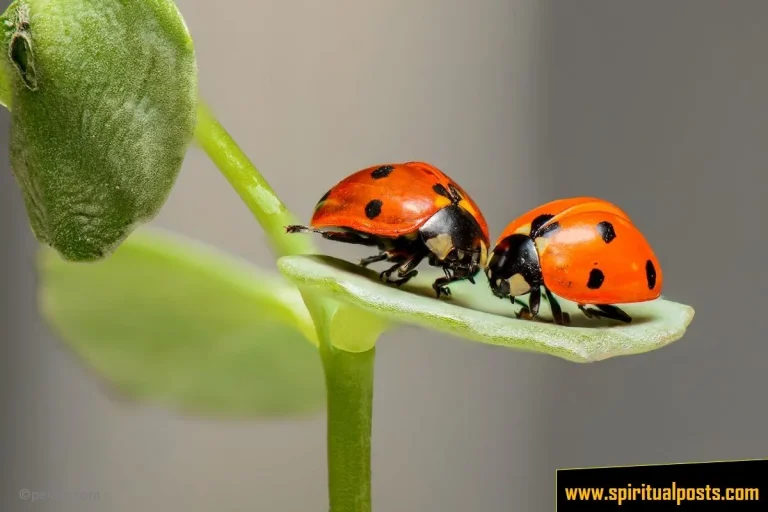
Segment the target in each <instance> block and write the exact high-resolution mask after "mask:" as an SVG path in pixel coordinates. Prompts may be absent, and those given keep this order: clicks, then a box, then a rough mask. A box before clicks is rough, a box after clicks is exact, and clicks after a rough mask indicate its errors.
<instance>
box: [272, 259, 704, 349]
mask: <svg viewBox="0 0 768 512" xmlns="http://www.w3.org/2000/svg"><path fill="white" fill-rule="evenodd" d="M278 265H279V267H280V270H281V272H282V273H283V275H285V276H286V277H287V278H288V279H290V280H292V281H293V282H294V283H296V284H297V285H298V286H299V287H301V288H306V289H308V290H313V291H318V292H322V293H325V294H326V295H328V296H332V297H334V298H336V299H337V300H339V301H340V302H341V303H344V304H348V305H354V306H355V307H357V308H359V309H361V310H364V311H367V312H369V313H375V314H377V315H379V316H381V317H382V318H384V319H386V320H388V321H391V322H395V323H401V324H412V325H418V326H421V327H426V328H430V329H434V330H436V331H441V332H445V333H448V334H452V335H455V336H461V337H463V338H466V339H469V340H472V341H477V342H481V343H487V344H491V345H501V346H505V347H510V348H515V349H521V350H528V351H534V352H542V353H545V354H550V355H554V356H558V357H561V358H563V359H567V360H569V361H574V362H592V361H600V360H603V359H608V358H610V357H615V356H621V355H629V354H639V353H643V352H648V351H650V350H654V349H658V348H661V347H663V346H665V345H667V344H669V343H671V342H673V341H675V340H677V339H679V338H681V337H682V336H683V334H684V333H685V329H686V327H687V326H688V324H690V322H691V320H692V319H693V315H694V311H693V308H691V307H689V306H686V305H683V304H678V303H675V302H670V301H667V300H663V299H659V300H656V301H652V302H647V303H642V304H635V305H626V306H625V305H622V309H624V310H625V311H626V312H627V313H629V314H630V315H631V316H632V317H633V322H632V323H631V324H617V323H616V322H609V321H606V320H594V319H592V320H590V319H587V318H586V317H584V315H582V314H581V313H580V312H579V310H578V309H577V308H576V307H575V305H574V304H572V303H570V302H566V301H561V305H562V307H563V311H566V312H568V313H569V314H570V315H571V319H572V326H568V327H564V326H558V325H555V324H553V323H551V316H550V312H549V309H548V307H547V303H546V301H543V303H542V307H541V314H540V317H541V319H540V320H537V321H529V320H522V319H517V318H515V315H514V312H515V311H517V310H519V309H520V306H517V305H515V306H513V305H512V304H511V303H510V301H508V300H504V301H502V300H499V299H497V298H496V297H495V296H493V295H492V294H491V291H490V289H489V287H488V281H487V280H486V279H485V276H484V275H482V274H480V275H478V276H477V278H476V282H477V284H475V285H472V284H471V283H469V282H467V281H464V282H460V283H455V284H453V285H451V292H452V296H451V297H450V298H449V299H440V300H438V299H436V298H435V296H434V291H433V290H432V288H431V283H432V281H433V280H434V279H435V277H437V276H438V275H442V273H439V274H437V273H435V272H431V271H429V270H427V269H420V273H419V275H418V276H417V277H416V278H414V279H413V280H412V281H411V282H409V283H408V284H407V285H405V286H403V287H402V288H401V289H398V288H395V287H393V286H390V285H385V284H383V283H381V282H379V281H378V273H377V272H375V271H373V270H369V269H364V268H362V267H360V266H359V265H356V264H354V263H350V262H347V261H343V260H340V259H336V258H332V257H329V256H286V257H283V258H281V259H280V260H278ZM547 320H549V321H547ZM341 348H345V347H341Z"/></svg>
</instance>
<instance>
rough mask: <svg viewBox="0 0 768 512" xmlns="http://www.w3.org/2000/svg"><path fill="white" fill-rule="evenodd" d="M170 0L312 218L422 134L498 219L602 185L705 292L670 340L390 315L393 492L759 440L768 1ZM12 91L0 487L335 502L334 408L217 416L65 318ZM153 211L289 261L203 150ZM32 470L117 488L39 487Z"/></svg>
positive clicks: (313, 505) (541, 493)
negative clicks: (329, 430) (607, 344)
mask: <svg viewBox="0 0 768 512" xmlns="http://www.w3.org/2000/svg"><path fill="white" fill-rule="evenodd" d="M178 3H179V6H180V8H181V10H182V12H183V14H184V16H185V18H186V20H187V22H188V24H189V27H190V30H191V31H192V34H193V36H194V37H195V40H196V45H197V51H198V59H199V67H200V79H201V88H202V93H203V95H204V96H205V97H206V98H207V99H208V101H209V102H210V103H211V104H212V106H213V108H214V109H215V111H216V112H217V114H218V116H219V117H220V119H221V121H222V122H223V124H224V125H225V126H226V127H227V128H228V129H229V130H230V131H231V133H232V134H233V135H234V137H235V138H236V139H237V140H238V141H239V142H240V143H241V144H242V146H243V148H244V149H245V150H246V152H247V153H248V154H249V155H251V157H252V158H253V159H254V162H255V163H256V165H257V166H258V167H259V168H260V169H261V170H262V172H263V173H264V174H265V176H266V177H267V178H268V179H269V180H270V181H271V183H272V184H273V186H274V187H275V188H276V189H277V191H278V193H279V194H280V196H281V197H282V198H283V199H284V201H285V202H286V203H287V204H288V205H289V206H290V207H292V208H293V209H294V210H295V211H296V212H297V213H298V214H299V215H301V216H302V218H308V216H309V215H310V213H311V210H312V207H313V206H314V203H315V201H316V200H317V198H318V196H319V195H320V194H321V193H322V192H323V191H325V190H326V189H327V188H328V187H329V185H331V184H333V183H335V182H336V181H338V179H340V178H341V177H343V176H345V175H346V174H348V173H350V172H352V171H354V170H357V169H359V168H362V167H365V166H368V165H373V164H375V163H379V162H388V161H405V160H412V159H420V160H426V161H429V162H432V163H434V164H435V165H437V166H439V167H441V168H443V169H444V170H445V171H446V172H448V173H449V174H450V175H451V176H453V177H454V178H455V179H456V180H457V181H459V182H460V183H461V184H462V185H463V186H464V187H465V188H467V189H468V190H469V191H470V193H471V194H472V195H473V197H474V198H475V199H476V200H477V201H478V202H479V203H480V204H481V205H482V206H483V208H484V212H485V214H486V216H487V217H488V220H489V222H490V225H491V229H492V230H493V231H494V232H495V233H498V231H499V230H500V229H502V228H503V226H504V225H505V224H506V223H507V222H509V221H510V220H511V219H512V218H513V217H514V216H516V215H518V214H520V213H521V212H523V211H525V210H527V209H528V208H531V207H534V206H536V205H537V204H540V203H543V202H545V201H548V200H550V199H553V198H555V197H565V196H573V195H581V194H589V195H597V196H602V197H605V198H608V199H610V200H612V201H614V202H617V203H619V204H620V205H621V206H622V207H623V208H624V209H625V210H627V211H628V212H629V213H630V215H632V217H633V219H634V220H635V221H636V223H637V224H638V225H639V226H640V227H641V229H642V230H643V231H644V232H645V233H646V235H647V237H648V238H649V239H650V240H651V241H652V244H653V245H654V247H655V249H656V252H657V255H658V257H659V258H660V260H661V261H662V263H663V265H664V270H665V275H666V289H665V295H667V296H668V297H670V298H672V299H674V300H678V301H681V302H686V303H689V304H692V305H693V306H694V307H695V308H696V310H697V315H696V318H695V320H694V322H693V324H692V326H691V328H690V329H689V331H688V334H687V335H686V336H685V337H684V338H683V339H682V340H681V341H679V342H677V343H675V344H673V345H671V346H670V347H667V348H665V349H663V350H659V351H656V352H652V353H649V354H646V355H640V356H633V357H626V358H618V359H614V360H609V361H605V362H601V363H595V364H590V365H577V364H573V363H568V362H565V361H561V360H559V359H554V358H551V357H545V356H539V355H534V354H524V353H518V352H512V351H506V350H504V349H500V348H491V347H484V346H479V345H475V344H470V343H467V342H463V341H460V340H457V339H453V338H449V337H446V336H443V335H439V334H434V333H431V332H424V331H421V330H417V329H415V328H414V329H404V330H402V331H399V332H398V333H391V334H389V335H387V336H386V337H385V338H384V339H383V340H382V341H381V343H380V345H379V351H378V360H377V367H376V392H375V412H374V459H373V472H374V508H375V509H376V510H378V511H398V512H399V511H422V512H426V511H435V512H437V511H440V512H454V511H455V512H466V511H468V510H473V511H474V510H477V511H483V512H486V511H487V512H506V511H509V510H521V511H538V510H542V511H544V510H551V509H552V507H553V505H554V493H553V487H554V485H553V484H554V476H555V469H556V468H559V467H573V466H590V465H622V464H642V463H662V462H680V461H693V460H713V459H714V460H722V459H733V458H757V457H765V456H767V455H768V411H767V410H766V408H765V399H764V394H765V389H766V386H767V385H768V376H766V372H765V360H766V358H767V357H768V343H766V340H765V336H764V335H763V334H761V331H762V330H763V329H762V319H763V318H764V317H765V311H764V310H763V308H764V305H763V304H764V294H765V291H766V285H767V284H768V277H766V276H767V273H766V271H765V267H764V265H765V261H766V260H765V244H764V241H762V240H761V236H762V235H763V234H764V233H765V229H764V227H761V226H762V222H764V221H765V220H766V218H768V207H767V206H766V201H765V198H764V196H765V191H766V185H767V184H768V183H767V181H768V180H767V179H766V177H765V170H766V167H767V166H768V151H767V149H766V148H767V147H768V146H766V143H765V134H766V132H767V131H768V102H767V101H766V91H768V64H767V63H766V59H765V48H767V47H768V32H767V31H766V30H765V26H766V22H768V2H763V1H760V0H755V1H748V0H742V1H740V2H729V3H727V4H726V3H725V2H721V1H704V0H700V1H679V2H668V1H663V0H655V1H649V0H646V1H644V2H615V1H609V0H604V1H589V0H581V1H579V2H565V1H560V2H556V1H554V0H548V1H538V2H536V1H534V0H517V1H512V0H482V1H481V0H477V1H475V2H465V1H459V0H441V1H438V0H422V1H418V2H414V1H405V0H387V1H386V2H384V1H382V2H375V3H374V2H367V3H365V2H354V1H352V0H344V1H335V2H312V1H303V2H267V1H248V0H230V1H227V2H206V1H202V0H180V1H179V2H178ZM8 119H9V116H8V114H7V112H5V111H3V113H2V114H1V115H0V122H1V123H2V124H3V126H4V128H2V130H0V137H2V140H0V144H1V145H0V147H2V148H3V150H2V152H3V159H2V165H3V169H2V172H1V173H0V218H2V221H1V222H0V240H2V241H3V242H2V244H0V283H1V285H0V290H1V291H0V294H2V299H3V300H2V304H3V307H2V310H0V333H2V344H1V345H0V351H1V353H0V377H1V378H2V386H1V387H0V400H2V402H0V403H1V404H2V423H1V424H0V425H1V427H0V428H2V432H1V434H2V435H0V443H2V444H1V448H2V451H1V452H0V454H1V455H2V459H1V460H0V464H2V465H3V466H4V467H3V469H4V473H3V475H4V477H3V478H2V479H0V489H2V494H0V510H3V511H9V512H15V511H21V510H32V509H35V510H41V511H56V512H69V511H73V512H74V511H81V510H109V511H116V512H123V511H125V512H128V511H131V512H132V511H134V510H158V511H160V510H186V511H192V512H197V511H208V510H232V511H241V510H242V511H246V510H247V511H253V510H275V511H296V512H306V511H310V510H312V511H320V510H326V504H327V502H326V481H325V476H326V472H325V451H324V450H325V447H324V440H325V423H324V418H323V417H322V416H318V417H316V418H315V419H311V420H305V421H295V422H288V421H285V422H274V421H273V422H268V423H246V422H239V423H222V422H212V421H204V420H189V419H182V418H179V417H176V416H175V415H173V414H169V413H166V412H164V411H158V410H150V409H147V408H144V407H135V406H131V405H128V404H119V403H113V402H111V401H110V400H109V399H108V398H107V397H106V396H105V395H104V394H103V393H102V392H101V389H100V386H99V384H98V383H97V382H94V381H93V380H92V379H91V377H90V376H89V375H86V373H85V371H84V370H83V369H82V368H81V367H80V365H79V364H78V363H77V362H76V361H74V360H73V359H72V358H71V357H70V356H69V354H68V353H67V352H66V351H65V350H62V349H61V347H60V346H59V344H58V343H57V342H56V340H55V339H53V338H51V337H50V336H49V335H48V333H47V331H46V329H45V327H44V326H43V325H41V323H40V321H39V319H38V317H37V313H36V306H35V274H34V271H33V255H34V248H35V243H34V241H33V239H32V237H31V235H30V232H29V229H28V226H27V222H26V219H25V216H24V212H23V207H22V202H21V198H20V194H19V191H18V188H17V187H16V185H15V183H14V182H13V180H12V177H11V175H10V173H9V171H8V168H7V167H8V165H7V156H6V155H7V150H6V149H5V148H7V132H8V128H7V125H8ZM156 224H157V225H160V226H163V227H167V228H172V229H175V230H177V231H180V232H183V233H185V234H188V235H192V236H195V237H197V238H200V239H203V240H205V241H208V242H211V243H214V244H216V245H218V246H220V247H223V248H225V249H228V250H230V251H232V252H234V253H237V254H240V255H242V256H245V257H247V258H249V259H251V260H252V261H256V262H259V263H261V264H264V265H272V259H271V256H270V254H269V252H268V251H267V249H266V248H265V246H264V238H263V236H262V234H261V232H260V230H259V228H258V226H257V225H255V223H254V222H253V221H252V220H251V218H250V215H249V213H248V211H247V209H246V208H245V207H244V206H242V205H241V203H240V202H239V201H238V200H237V198H236V195H235V194H234V192H233V191H232V190H231V189H230V188H229V186H228V185H227V183H226V182H225V180H224V179H223V178H222V177H221V176H220V175H219V174H218V172H217V171H216V170H215V168H214V167H213V166H212V164H210V163H209V162H208V161H207V160H206V158H204V156H203V155H202V154H201V153H200V152H199V151H198V150H192V151H191V152H190V153H189V156H188V158H187V160H186V163H185V166H184V169H183V171H182V174H181V177H180V179H179V181H178V184H177V186H176V188H175V190H174V192H173V193H172V196H171V198H170V200H169V202H168V203H167V205H166V206H165V208H164V209H163V211H162V213H161V215H160V216H159V217H158V218H157V220H156ZM244 235H245V236H244ZM494 236H495V235H494ZM324 247H325V248H327V249H328V250H329V251H333V252H334V253H335V254H341V255H343V254H345V253H344V249H341V248H339V247H336V246H333V247H331V246H329V245H325V246H324ZM22 488H28V489H32V490H40V491H46V490H70V491H73V490H74V491H100V492H101V496H102V499H101V501H100V502H97V503H87V502H65V501H56V502H48V503H35V504H31V503H29V502H24V501H22V500H20V499H19V497H18V493H19V490H20V489H22Z"/></svg>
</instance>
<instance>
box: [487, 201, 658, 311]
mask: <svg viewBox="0 0 768 512" xmlns="http://www.w3.org/2000/svg"><path fill="white" fill-rule="evenodd" d="M485 272H486V276H487V277H488V282H489V284H490V287H491V290H492V292H493V294H494V295H496V296H497V297H499V298H509V299H510V300H512V302H513V303H514V302H515V297H518V296H523V295H527V294H530V299H529V303H528V307H527V308H526V307H524V308H523V309H522V310H521V311H520V312H519V313H518V314H517V316H518V317H521V316H522V317H524V318H527V319H532V318H534V317H535V316H536V315H537V314H538V311H539V304H540V300H541V292H542V290H543V291H544V293H545V294H546V298H547V300H548V302H549V303H550V307H551V310H552V316H553V319H554V321H555V323H557V324H560V325H564V324H566V323H568V322H569V318H568V315H567V314H565V313H563V312H562V309H561V307H560V305H559V304H558V303H557V300H556V299H555V297H554V295H557V296H560V297H562V298H564V299H566V300H569V301H572V302H575V303H577V305H578V307H579V309H580V310H581V311H582V312H583V313H584V314H585V315H586V316H587V317H589V318H592V317H603V318H609V319H613V320H619V321H622V322H627V323H628V322H631V321H632V318H631V317H630V316H629V315H628V314H627V313H626V312H624V311H622V310H621V309H619V308H618V307H616V306H615V304H621V303H635V302H645V301H649V300H654V299H656V298H658V297H659V296H660V295H661V288H662V284H663V276H662V271H661V266H660V265H659V261H658V259H657V258H656V256H655V254H654V252H653V250H652V249H651V247H650V245H649V244H648V242H647V241H646V239H645V237H644V236H643V234H642V233H641V232H640V231H639V230H638V229H637V228H636V227H635V226H634V224H633V223H632V221H631V220H630V218H629V216H628V215H627V214H626V213H625V212H624V211H622V210H621V209H620V208H619V207H618V206H616V205H613V204H611V203H609V202H607V201H604V200H602V199H597V198H593V197H575V198H569V199H558V200H556V201H552V202H550V203H547V204H545V205H542V206H539V207H538V208H534V209H533V210H531V211H529V212H528V213H526V214H525V215H523V216H521V217H520V218H518V219H517V220H515V221H513V222H511V223H510V224H509V225H508V226H507V227H506V229H505V230H504V231H503V232H502V234H501V236H500V237H499V239H498V240H497V242H496V245H495V247H494V248H493V250H492V252H491V255H490V258H489V261H488V265H487V267H486V270H485ZM553 294H554V295H553ZM587 305H592V306H594V308H588V307H586V306H587Z"/></svg>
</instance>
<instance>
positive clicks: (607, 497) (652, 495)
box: [565, 482, 760, 505]
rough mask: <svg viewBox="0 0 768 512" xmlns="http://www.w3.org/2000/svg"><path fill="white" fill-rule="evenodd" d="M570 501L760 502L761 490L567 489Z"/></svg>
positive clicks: (709, 488) (630, 486)
mask: <svg viewBox="0 0 768 512" xmlns="http://www.w3.org/2000/svg"><path fill="white" fill-rule="evenodd" d="M565 497H566V499H567V500H568V501H614V502H616V504H617V505H621V504H622V503H624V502H627V501H674V502H676V503H677V504H678V505H680V504H681V503H683V502H685V501H758V500H759V499H760V489H757V488H745V487H725V488H723V487H713V486H710V485H706V486H704V487H678V486H677V483H676V482H672V485H671V486H670V487H654V486H651V485H648V484H642V485H640V486H633V485H632V484H629V485H627V486H626V487H609V488H607V489H606V488H604V487H567V488H566V489H565Z"/></svg>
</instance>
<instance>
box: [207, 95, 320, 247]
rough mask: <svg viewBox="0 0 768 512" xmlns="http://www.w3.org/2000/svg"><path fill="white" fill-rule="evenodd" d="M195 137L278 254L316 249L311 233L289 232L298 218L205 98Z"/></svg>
mask: <svg viewBox="0 0 768 512" xmlns="http://www.w3.org/2000/svg"><path fill="white" fill-rule="evenodd" d="M195 140H196V141H197V143H198V144H199V145H200V147H202V149H203V150H204V151H205V152H206V153H207V154H208V157H209V158H210V159H211V160H212V161H213V163H214V164H216V167H218V168H219V170H220V171H221V173H222V174H224V176H225V177H226V178H227V180H228V181H229V183H230V184H231V185H232V187H233V188H234V189H235V190H236V191H237V193H238V194H239V195H240V197H241V198H242V200H243V202H245V204H246V206H248V208H249V209H250V210H251V212H253V215H254V216H255V217H256V220H257V221H258V222H259V224H261V226H262V228H263V229H264V231H265V232H266V234H267V237H268V239H269V241H270V243H271V244H272V248H273V249H274V250H275V251H276V252H277V254H279V255H281V256H285V255H292V254H309V253H312V252H314V247H313V245H312V243H311V241H310V239H309V237H308V236H307V235H303V234H291V235H288V234H286V233H285V226H287V225H289V224H296V219H295V217H294V216H293V215H292V214H291V212H289V211H288V208H286V207H285V205H284V204H283V203H282V201H280V199H278V197H277V195H276V194H275V191H274V190H272V187H270V186H269V183H267V180H265V179H264V178H263V177H262V175H261V173H260V172H259V170H258V169H256V166H254V165H253V163H251V161H250V160H249V159H248V157H247V156H246V155H245V153H243V150H241V149H240V147H239V146H238V145H237V143H236V142H235V141H234V140H233V139H232V137H231V136H230V135H229V133H227V131H226V130H225V129H224V128H223V127H222V126H221V124H219V122H218V121H217V120H216V118H215V117H214V116H213V114H212V113H211V111H210V110H209V109H208V107H207V106H206V105H205V103H203V102H202V101H200V102H199V106H198V109H197V128H196V129H195Z"/></svg>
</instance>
